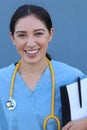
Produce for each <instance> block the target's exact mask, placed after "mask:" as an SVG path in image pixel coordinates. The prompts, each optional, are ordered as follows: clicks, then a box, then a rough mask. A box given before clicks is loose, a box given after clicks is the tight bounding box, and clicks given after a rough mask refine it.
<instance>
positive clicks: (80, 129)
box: [62, 118, 87, 130]
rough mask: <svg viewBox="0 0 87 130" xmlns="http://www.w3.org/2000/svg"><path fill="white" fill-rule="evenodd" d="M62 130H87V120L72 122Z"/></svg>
mask: <svg viewBox="0 0 87 130" xmlns="http://www.w3.org/2000/svg"><path fill="white" fill-rule="evenodd" d="M62 130H87V118H84V119H81V120H73V121H70V122H69V123H67V124H66V125H65V126H64V127H63V128H62Z"/></svg>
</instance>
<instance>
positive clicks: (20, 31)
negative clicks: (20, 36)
mask: <svg viewBox="0 0 87 130" xmlns="http://www.w3.org/2000/svg"><path fill="white" fill-rule="evenodd" d="M37 31H43V32H45V29H43V28H40V29H35V30H34V32H37ZM15 33H16V34H17V33H27V32H26V31H22V30H17V31H15Z"/></svg>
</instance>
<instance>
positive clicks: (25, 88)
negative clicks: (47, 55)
mask: <svg viewBox="0 0 87 130" xmlns="http://www.w3.org/2000/svg"><path fill="white" fill-rule="evenodd" d="M49 77H50V79H51V72H50V69H49V66H48V67H47V68H46V70H45V71H44V73H43V74H42V76H41V78H40V80H39V81H38V83H37V84H36V87H35V89H34V90H33V91H31V90H30V89H29V87H28V86H27V84H26V83H25V81H24V80H23V79H22V77H21V76H20V74H19V72H17V74H16V78H15V82H16V83H17V87H20V91H22V90H23V91H24V93H25V94H26V95H27V96H30V95H38V93H39V91H40V90H41V89H42V87H45V86H46V84H47V83H48V82H49V81H48V80H47V79H49ZM16 83H15V84H16ZM14 87H15V86H14Z"/></svg>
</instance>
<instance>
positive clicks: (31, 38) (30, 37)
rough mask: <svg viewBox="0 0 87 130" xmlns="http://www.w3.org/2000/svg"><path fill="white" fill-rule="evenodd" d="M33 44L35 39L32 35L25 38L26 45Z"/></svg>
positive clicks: (31, 45)
mask: <svg viewBox="0 0 87 130" xmlns="http://www.w3.org/2000/svg"><path fill="white" fill-rule="evenodd" d="M34 45H35V39H34V37H33V36H29V37H28V38H27V46H30V47H33V46H34Z"/></svg>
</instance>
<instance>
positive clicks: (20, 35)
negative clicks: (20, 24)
mask: <svg viewBox="0 0 87 130" xmlns="http://www.w3.org/2000/svg"><path fill="white" fill-rule="evenodd" d="M17 37H19V38H20V39H24V38H25V37H26V34H18V35H17Z"/></svg>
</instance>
